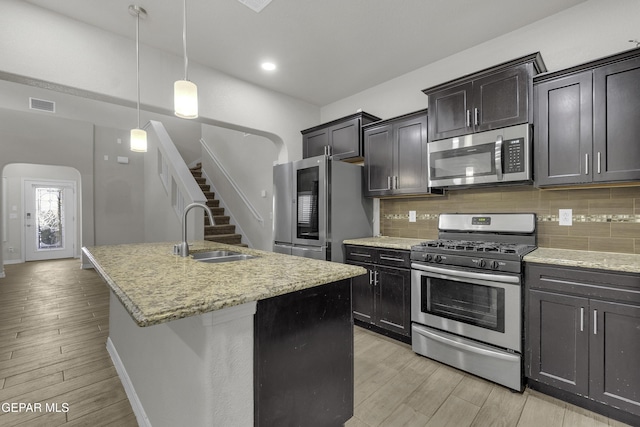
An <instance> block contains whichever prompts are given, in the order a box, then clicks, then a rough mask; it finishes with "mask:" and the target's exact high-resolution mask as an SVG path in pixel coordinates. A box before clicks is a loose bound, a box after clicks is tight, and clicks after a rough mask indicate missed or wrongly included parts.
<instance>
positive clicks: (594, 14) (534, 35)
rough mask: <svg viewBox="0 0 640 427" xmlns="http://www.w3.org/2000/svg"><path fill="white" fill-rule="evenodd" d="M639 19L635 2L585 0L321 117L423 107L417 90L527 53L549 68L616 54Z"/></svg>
mask: <svg viewBox="0 0 640 427" xmlns="http://www.w3.org/2000/svg"><path fill="white" fill-rule="evenodd" d="M639 17H640V1H638V0H615V1H605V0H590V1H588V2H585V3H582V4H580V5H578V6H575V7H573V8H571V9H567V10H565V11H563V12H561V13H558V14H556V15H553V16H550V17H548V18H546V19H543V20H540V21H538V22H535V23H533V24H531V25H528V26H526V27H523V28H521V29H519V30H516V31H513V32H511V33H509V34H506V35H504V36H502V37H498V38H496V39H493V40H490V41H488V42H486V43H482V44H480V45H478V46H476V47H474V48H471V49H468V50H465V51H463V52H460V53H458V54H456V55H452V56H450V57H447V58H445V59H443V60H441V61H438V62H436V63H434V64H432V65H429V66H426V67H423V68H420V69H417V70H415V71H413V72H410V73H407V74H405V75H402V76H399V77H397V78H395V79H393V80H389V81H388V82H385V83H383V84H380V85H378V86H375V87H372V88H370V89H367V90H365V91H363V92H360V93H358V94H356V95H353V96H349V97H347V98H344V99H342V100H340V101H337V102H334V103H332V104H329V105H326V106H324V107H323V108H322V111H321V120H322V122H326V121H330V120H333V119H336V118H339V117H342V116H345V115H347V114H351V113H353V112H354V111H355V110H356V109H358V108H362V109H363V110H364V111H366V112H368V113H371V114H374V115H376V116H378V117H381V118H383V119H388V118H391V117H395V116H399V115H401V114H405V113H408V112H411V111H417V110H421V109H423V108H426V107H427V97H426V96H425V95H424V94H423V93H422V89H426V88H428V87H431V86H435V85H437V84H440V83H443V82H446V81H449V80H453V79H455V78H458V77H461V76H464V75H466V74H470V73H473V72H476V71H480V70H482V69H485V68H488V67H491V66H493V65H497V64H500V63H502V62H505V61H509V60H511V59H514V58H518V57H521V56H524V55H527V54H529V53H534V52H538V51H539V52H541V53H542V58H543V59H544V61H545V64H546V65H547V69H548V70H549V71H557V70H561V69H564V68H568V67H571V66H574V65H578V64H581V63H584V62H588V61H590V60H593V59H597V58H600V57H603V56H607V55H611V54H614V53H618V52H620V51H623V50H627V49H630V48H632V47H635V45H634V44H631V43H629V40H630V39H639V38H640V21H639V19H640V18H639ZM496 22H499V19H498V20H497V21H496ZM496 22H491V23H487V25H494V24H496ZM469 36H470V37H472V35H469ZM443 37H446V35H443ZM430 43H438V40H432V41H429V40H425V49H429V44H430ZM399 48H401V47H399ZM381 60H382V59H381Z"/></svg>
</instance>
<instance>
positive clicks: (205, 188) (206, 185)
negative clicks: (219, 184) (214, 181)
mask: <svg viewBox="0 0 640 427" xmlns="http://www.w3.org/2000/svg"><path fill="white" fill-rule="evenodd" d="M198 185H199V186H200V189H201V190H202V192H206V191H209V190H211V186H210V185H209V184H198Z"/></svg>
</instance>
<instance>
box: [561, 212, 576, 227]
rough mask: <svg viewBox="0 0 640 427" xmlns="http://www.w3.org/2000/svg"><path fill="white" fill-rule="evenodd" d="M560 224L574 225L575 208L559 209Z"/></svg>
mask: <svg viewBox="0 0 640 427" xmlns="http://www.w3.org/2000/svg"><path fill="white" fill-rule="evenodd" d="M558 218H559V221H558V222H559V225H572V224H573V210H572V209H558Z"/></svg>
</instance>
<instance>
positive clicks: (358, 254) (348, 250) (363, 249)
mask: <svg viewBox="0 0 640 427" xmlns="http://www.w3.org/2000/svg"><path fill="white" fill-rule="evenodd" d="M376 254H377V249H374V248H370V247H367V246H357V245H345V252H344V257H345V261H358V262H367V263H371V264H373V263H376V262H377V256H376Z"/></svg>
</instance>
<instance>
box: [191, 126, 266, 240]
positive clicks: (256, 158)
mask: <svg viewBox="0 0 640 427" xmlns="http://www.w3.org/2000/svg"><path fill="white" fill-rule="evenodd" d="M202 138H203V140H204V141H205V142H206V145H207V146H208V147H209V149H210V150H211V151H212V152H213V153H214V155H215V156H216V157H217V158H218V159H219V161H220V162H221V163H222V165H223V166H224V168H225V170H226V171H227V172H228V174H229V175H230V176H231V179H232V180H233V181H234V182H235V183H236V185H237V187H238V188H239V189H240V191H241V192H242V193H243V194H244V195H245V196H246V198H247V199H248V200H249V201H250V203H251V204H252V205H253V207H254V208H255V209H256V211H257V212H258V213H259V215H260V216H261V217H262V218H263V220H264V221H263V222H262V223H260V222H259V221H258V220H256V218H255V217H254V216H253V214H252V213H251V211H250V210H249V209H248V208H247V205H246V204H245V203H244V202H243V201H242V200H241V199H240V197H238V195H237V193H236V191H235V190H234V189H233V187H232V185H231V184H230V183H229V181H228V180H227V179H226V177H225V176H224V175H223V174H222V173H221V172H220V170H219V169H218V168H217V167H216V166H215V164H214V163H212V162H210V161H209V160H208V159H207V158H206V156H205V155H204V154H203V158H202V167H203V171H204V172H205V173H206V174H207V176H208V177H209V178H210V179H211V180H212V181H213V182H212V184H213V186H214V187H215V191H216V197H217V198H218V199H221V200H222V201H223V202H224V204H225V205H226V206H225V207H226V208H228V211H227V210H225V213H226V214H227V215H229V214H231V215H233V218H235V219H236V220H237V221H238V223H239V224H240V226H241V227H242V231H243V232H244V234H245V235H246V237H247V239H248V240H249V242H250V243H251V246H252V247H253V248H256V249H262V250H267V251H270V250H271V248H272V244H273V241H272V240H273V239H272V234H273V232H272V229H273V227H272V223H273V222H272V219H271V212H272V206H273V194H272V193H273V188H272V187H273V162H274V161H275V160H277V158H278V152H277V149H276V146H275V145H274V144H273V142H271V141H270V140H268V139H266V138H264V137H261V136H257V135H246V134H244V133H242V132H237V131H234V130H230V129H223V128H219V127H212V126H204V127H203V129H202ZM263 191H264V192H265V195H264V197H263V196H262V192H263ZM233 218H232V219H233ZM245 243H247V242H245Z"/></svg>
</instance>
